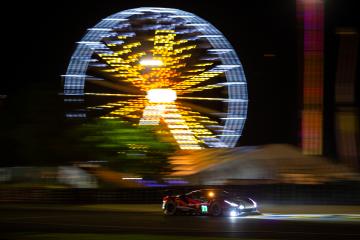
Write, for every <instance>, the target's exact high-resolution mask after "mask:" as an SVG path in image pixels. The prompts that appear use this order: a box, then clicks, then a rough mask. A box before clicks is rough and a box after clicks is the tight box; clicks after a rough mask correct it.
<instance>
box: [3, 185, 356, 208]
mask: <svg viewBox="0 0 360 240" xmlns="http://www.w3.org/2000/svg"><path fill="white" fill-rule="evenodd" d="M199 188H223V189H225V190H228V191H231V192H234V193H237V194H239V195H240V196H244V197H251V198H254V199H256V200H257V201H258V202H264V203H265V202H266V203H276V204H281V203H284V204H349V205H350V204H352V205H360V185H359V184H358V183H337V184H323V185H292V184H268V185H246V186H229V185H227V186H181V187H179V186H178V187H172V188H160V187H158V188H132V189H131V188H119V189H42V188H16V189H13V188H11V189H0V202H2V203H41V204H47V203H58V204H99V203H159V202H161V199H162V197H163V196H165V195H167V194H181V193H186V192H189V191H191V190H195V189H199Z"/></svg>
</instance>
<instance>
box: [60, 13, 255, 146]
mask: <svg viewBox="0 0 360 240" xmlns="http://www.w3.org/2000/svg"><path fill="white" fill-rule="evenodd" d="M77 44H78V45H77V47H76V50H75V52H74V53H73V55H72V57H71V60H70V64H69V66H68V69H67V72H66V75H63V77H64V95H65V98H64V99H65V101H66V102H72V101H79V99H85V100H86V101H88V102H89V103H90V104H88V106H86V107H85V110H86V111H85V112H86V114H90V113H92V112H96V113H98V116H99V117H100V118H111V119H121V120H122V121H129V122H131V123H133V124H135V125H153V126H164V128H165V129H166V131H167V132H168V133H169V134H170V135H171V136H172V138H173V140H174V142H176V143H177V145H178V146H179V148H180V149H201V148H206V147H234V146H235V145H236V143H237V141H238V139H239V137H240V136H241V133H242V130H243V127H244V123H245V120H246V113H247V104H248V100H247V85H246V78H245V75H244V71H243V68H242V65H241V63H240V61H239V59H238V57H237V55H236V52H235V51H234V49H233V48H232V46H231V45H230V43H229V42H228V41H227V40H226V38H225V37H224V36H223V35H222V34H221V32H220V31H219V30H217V29H216V28H215V27H214V26H212V25H211V24H210V23H208V22H207V21H205V20H203V19H201V18H199V17H197V16H196V15H194V14H191V13H188V12H185V11H181V10H177V9H169V8H136V9H130V10H126V11H121V12H119V13H116V14H114V15H111V16H109V17H107V18H104V19H103V20H102V21H100V22H99V23H98V24H96V25H95V26H94V27H93V28H89V29H88V31H87V33H86V34H85V36H84V37H83V38H82V40H81V41H80V42H77ZM67 116H68V117H74V116H78V115H77V114H72V113H68V114H67ZM80 116H82V117H84V116H85V113H82V114H80Z"/></svg>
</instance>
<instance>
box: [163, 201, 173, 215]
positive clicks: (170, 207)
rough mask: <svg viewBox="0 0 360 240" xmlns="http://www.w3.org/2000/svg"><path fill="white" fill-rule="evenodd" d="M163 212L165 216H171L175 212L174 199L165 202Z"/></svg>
mask: <svg viewBox="0 0 360 240" xmlns="http://www.w3.org/2000/svg"><path fill="white" fill-rule="evenodd" d="M164 214H165V215H167V216H173V215H175V214H176V203H175V202H174V201H168V202H166V204H165V208H164Z"/></svg>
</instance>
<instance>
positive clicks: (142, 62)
mask: <svg viewBox="0 0 360 240" xmlns="http://www.w3.org/2000/svg"><path fill="white" fill-rule="evenodd" d="M140 65H143V66H162V65H164V63H163V61H161V60H158V59H142V60H140Z"/></svg>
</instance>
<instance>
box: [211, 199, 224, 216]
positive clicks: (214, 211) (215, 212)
mask: <svg viewBox="0 0 360 240" xmlns="http://www.w3.org/2000/svg"><path fill="white" fill-rule="evenodd" d="M222 213H223V211H222V207H221V204H220V203H219V202H217V201H215V202H213V203H212V204H211V205H210V214H211V215H212V216H214V217H219V216H221V215H222Z"/></svg>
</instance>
